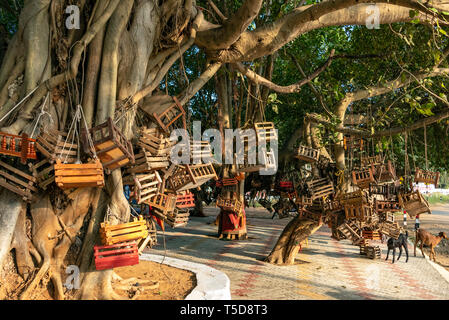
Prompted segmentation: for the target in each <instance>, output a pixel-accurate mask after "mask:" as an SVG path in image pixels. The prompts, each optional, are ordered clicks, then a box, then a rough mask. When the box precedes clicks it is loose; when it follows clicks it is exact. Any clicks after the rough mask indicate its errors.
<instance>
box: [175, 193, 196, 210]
mask: <svg viewBox="0 0 449 320" xmlns="http://www.w3.org/2000/svg"><path fill="white" fill-rule="evenodd" d="M193 207H195V196H194V195H193V193H191V192H186V193H182V194H178V195H177V196H176V208H178V209H185V208H193Z"/></svg>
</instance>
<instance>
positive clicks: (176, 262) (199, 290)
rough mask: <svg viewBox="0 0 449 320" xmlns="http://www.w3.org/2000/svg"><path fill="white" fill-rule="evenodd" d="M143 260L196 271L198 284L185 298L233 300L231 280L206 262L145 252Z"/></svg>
mask: <svg viewBox="0 0 449 320" xmlns="http://www.w3.org/2000/svg"><path fill="white" fill-rule="evenodd" d="M140 259H141V260H145V261H152V262H157V263H161V262H162V261H163V262H164V264H165V265H168V266H171V267H175V268H179V269H183V270H187V271H190V272H193V273H195V275H196V281H197V286H196V287H195V288H194V289H193V291H192V292H191V293H190V294H189V295H188V296H187V297H186V298H185V300H231V281H230V280H229V278H228V276H227V275H226V274H224V273H223V272H221V271H218V270H217V269H214V268H211V267H208V266H206V265H204V264H199V263H195V262H190V261H185V260H180V259H176V258H169V257H165V258H164V257H163V256H161V255H156V254H149V253H143V254H142V255H141V256H140Z"/></svg>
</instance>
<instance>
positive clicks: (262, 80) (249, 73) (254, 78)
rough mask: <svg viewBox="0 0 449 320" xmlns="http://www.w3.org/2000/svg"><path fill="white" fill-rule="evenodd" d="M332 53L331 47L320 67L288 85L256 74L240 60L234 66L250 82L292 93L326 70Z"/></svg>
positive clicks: (330, 61)
mask: <svg viewBox="0 0 449 320" xmlns="http://www.w3.org/2000/svg"><path fill="white" fill-rule="evenodd" d="M334 53H335V50H334V49H332V51H331V53H330V55H329V58H328V59H327V61H326V63H325V64H324V65H322V66H321V67H320V68H318V69H317V70H315V71H314V72H313V73H312V74H310V75H309V76H307V77H306V78H304V79H302V80H301V81H299V82H297V83H295V84H292V85H289V86H280V85H277V84H275V83H273V82H271V81H269V80H267V79H265V78H264V77H262V76H260V75H258V74H257V73H255V72H254V71H252V70H250V69H249V68H248V67H246V66H245V65H243V64H242V63H241V62H237V63H235V64H234V65H235V66H236V68H237V70H239V71H240V72H241V73H242V74H243V75H245V76H246V77H247V78H248V79H249V80H251V81H252V82H254V83H256V84H260V85H263V86H265V87H267V88H270V89H271V90H274V91H276V92H279V93H294V92H299V91H301V87H302V86H304V85H305V84H307V83H309V82H310V81H312V80H313V79H314V78H316V77H317V76H318V75H319V74H320V73H322V72H323V71H324V70H326V68H327V67H329V66H330V64H331V63H332V59H333V56H334Z"/></svg>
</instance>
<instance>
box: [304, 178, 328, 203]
mask: <svg viewBox="0 0 449 320" xmlns="http://www.w3.org/2000/svg"><path fill="white" fill-rule="evenodd" d="M306 184H307V187H308V189H309V193H310V195H311V198H312V200H315V199H318V198H322V197H328V196H330V195H332V194H334V192H335V190H334V184H333V183H332V181H331V180H330V179H329V178H322V179H315V180H312V181H308V182H306Z"/></svg>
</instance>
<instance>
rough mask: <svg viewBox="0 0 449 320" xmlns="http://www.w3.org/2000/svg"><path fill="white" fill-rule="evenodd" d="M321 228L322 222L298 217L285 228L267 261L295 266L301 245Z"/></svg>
mask: <svg viewBox="0 0 449 320" xmlns="http://www.w3.org/2000/svg"><path fill="white" fill-rule="evenodd" d="M321 226H322V223H321V222H318V221H315V220H310V219H305V218H302V217H300V216H299V215H298V216H297V217H296V218H294V219H292V220H291V221H290V222H289V223H288V224H287V225H286V226H285V228H284V230H283V231H282V234H281V235H280V237H279V239H278V241H277V243H276V245H275V246H274V248H273V250H272V251H271V253H270V254H269V255H268V257H267V258H266V260H265V261H266V262H269V263H272V264H278V265H290V264H294V263H295V259H296V255H297V253H298V252H299V249H300V245H301V243H302V242H303V241H305V240H306V239H307V237H309V236H310V235H312V234H314V233H315V232H316V231H317V230H318V229H319V228H320V227H321Z"/></svg>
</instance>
